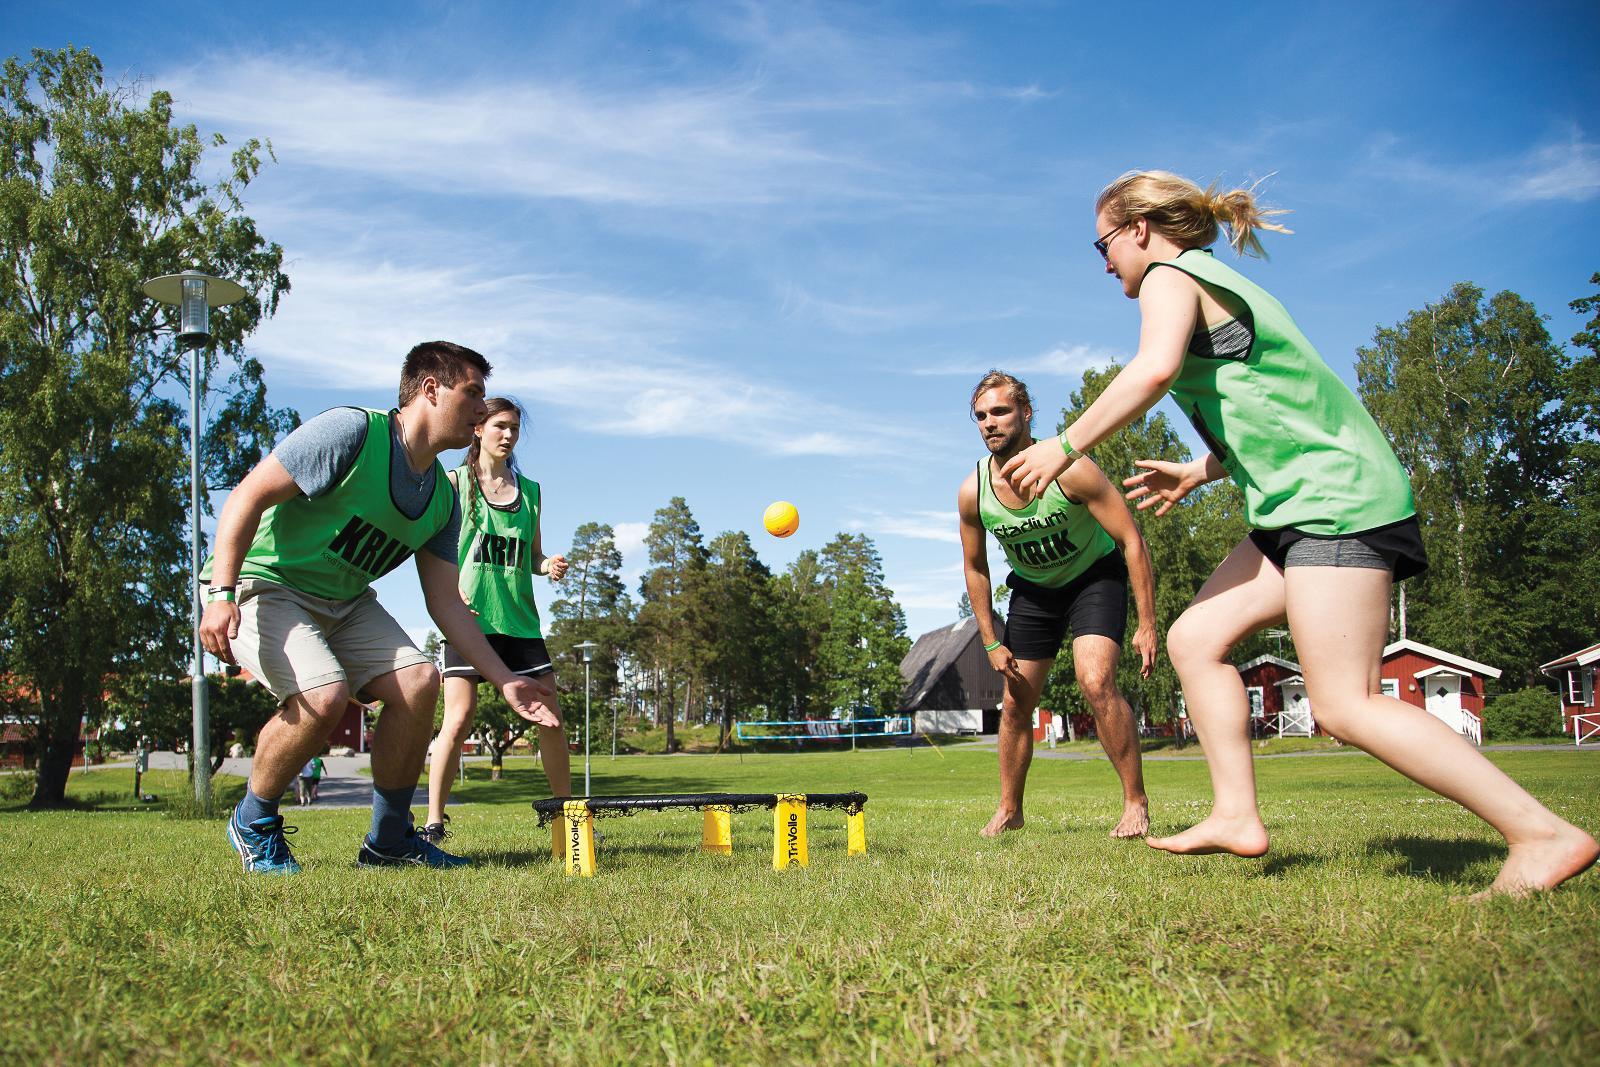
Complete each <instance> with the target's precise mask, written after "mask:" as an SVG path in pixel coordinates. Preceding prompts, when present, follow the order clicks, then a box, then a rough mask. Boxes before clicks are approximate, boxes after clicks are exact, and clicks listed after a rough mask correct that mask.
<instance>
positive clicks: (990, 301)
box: [0, 2, 1600, 636]
mask: <svg viewBox="0 0 1600 1067" xmlns="http://www.w3.org/2000/svg"><path fill="white" fill-rule="evenodd" d="M8 7H9V10H8V11H7V15H6V18H5V20H4V25H3V27H0V39H3V41H4V46H5V51H6V53H7V54H20V53H25V52H26V51H27V50H28V49H29V48H32V47H35V46H42V47H58V46H61V45H65V44H67V43H69V42H71V43H73V44H77V45H80V46H86V47H89V48H91V49H93V50H94V51H95V52H96V53H97V54H98V55H99V56H100V57H101V58H102V60H103V61H104V62H105V65H106V69H107V72H108V74H109V75H110V76H111V77H112V78H113V79H115V80H119V81H124V82H138V83H140V84H141V85H142V86H143V87H144V88H147V89H151V88H157V87H160V88H166V89H169V90H170V91H172V92H173V94H174V96H175V97H176V100H177V109H178V111H179V113H180V115H182V116H183V117H184V118H185V119H187V120H190V121H194V122H196V123H197V124H198V125H199V126H200V127H201V128H202V129H203V130H216V131H220V132H222V133H224V134H225V135H227V136H228V137H229V139H230V140H231V141H234V142H237V141H239V140H242V139H244V138H246V137H250V136H258V137H262V138H267V139H270V140H271V142H272V144H273V147H274V151H275V153H276V157H277V163H276V164H274V165H269V166H268V167H267V168H265V169H264V170H263V171H262V173H261V176H260V178H259V180H258V181H257V182H256V183H255V184H254V185H253V186H252V187H251V189H250V196H249V203H248V208H249V210H250V211H251V213H252V214H253V215H254V216H255V218H256V219H257V221H258V223H259V224H260V226H261V228H262V230H263V232H265V233H266V234H267V235H268V236H269V237H270V238H271V239H273V240H275V241H277V242H279V243H280V244H282V245H283V247H284V249H285V251H286V258H287V271H288V273H289V275H290V277H291V279H292V282H293V285H294V291H293V293H292V294H290V296H289V297H288V298H287V300H286V301H285V302H284V304H283V307H282V309H281V310H280V312H279V314H278V315H277V317H276V318H275V319H273V320H271V321H269V322H268V323H267V324H266V325H265V326H264V327H263V328H262V329H261V331H260V332H259V334H258V335H257V336H256V338H255V339H254V341H253V345H252V347H253V350H254V352H255V354H256V355H258V356H259V357H260V358H261V359H262V360H263V362H264V363H265V364H266V366H267V368H268V383H269V387H270V390H271V394H272V396H273V398H274V400H275V401H276V402H277V403H280V404H285V403H287V404H291V405H293V406H295V407H297V408H298V409H299V410H300V411H301V412H302V413H303V414H305V415H308V416H309V415H310V414H313V413H315V412H317V411H319V410H322V409H324V408H327V407H331V406H333V405H336V404H352V403H355V404H372V405H382V404H386V403H390V402H392V397H393V393H394V386H395V379H396V375H397V368H398V363H399V359H400V357H401V356H402V355H403V354H404V352H405V350H406V349H407V348H409V347H410V346H411V344H413V343H414V342H416V341H419V340H423V339H429V338H435V337H443V338H448V339H452V340H457V341H461V342H464V343H466V344H469V345H472V346H473V347H476V348H478V349H480V350H481V351H483V352H484V353H485V354H486V355H487V356H488V357H489V358H490V360H491V361H492V362H493V363H494V364H495V367H496V371H495V374H494V376H493V378H492V379H491V389H492V391H498V392H507V393H511V394H513V395H516V396H518V397H519V398H520V399H522V400H523V401H524V402H525V403H526V404H527V405H528V407H529V409H530V412H531V423H530V426H529V427H528V432H527V433H526V434H525V436H524V441H523V445H522V447H521V449H520V455H521V459H522V462H523V465H524V468H525V470H526V471H527V472H528V473H529V474H530V476H532V477H534V478H536V479H537V480H539V481H540V482H541V483H543V486H544V489H545V494H546V499H547V525H546V529H545V544H546V546H547V550H559V549H561V548H562V547H563V546H564V545H565V544H566V541H567V539H568V538H569V537H570V534H571V531H572V530H573V528H574V527H576V526H577V525H578V524H579V523H581V522H585V521H602V522H608V523H611V524H612V525H613V526H615V527H616V528H617V530H618V534H619V540H620V542H621V544H622V547H623V548H624V550H625V552H626V555H627V573H628V576H629V578H630V580H631V579H635V578H636V577H637V575H638V574H639V573H640V572H641V570H642V568H643V566H644V560H643V553H642V551H641V548H640V539H641V538H642V535H643V532H644V529H645V527H646V525H647V524H648V523H649V521H650V518H651V515H652V513H653V512H654V511H655V509H656V508H658V507H660V506H661V505H663V504H664V503H665V502H666V501H667V500H668V498H669V497H671V496H674V495H681V496H683V497H685V498H687V500H688V501H689V504H690V506H691V507H692V508H693V510H694V513H695V515H696V516H697V518H698V519H699V521H700V524H701V527H702V529H703V530H704V531H705V532H706V535H707V537H708V539H709V537H710V536H712V535H714V534H716V533H717V532H719V531H721V530H727V529H742V530H747V531H749V532H750V533H751V535H752V537H753V538H754V539H755V542H756V544H757V546H758V548H759V550H760V552H761V555H762V558H763V559H765V560H766V561H767V563H768V564H769V565H771V566H772V567H773V568H774V569H781V568H782V567H783V566H785V565H787V563H788V562H789V561H790V560H791V559H793V557H794V555H795V554H796V553H797V552H798V551H800V550H801V549H803V548H808V547H819V546H820V545H822V544H823V543H825V542H826V541H827V540H828V539H829V538H830V537H832V536H833V534H834V533H835V532H837V531H840V530H846V531H851V532H864V533H867V534H869V535H871V536H872V537H873V539H874V540H875V541H876V543H877V545H878V547H879V550H880V551H881V553H882V555H883V558H884V563H885V569H886V571H887V575H888V578H889V582H890V584H891V586H892V587H893V588H894V589H895V591H896V593H897V595H898V596H899V598H900V601H901V603H902V605H903V606H904V607H905V609H906V613H907V618H908V624H909V629H910V631H911V633H912V635H913V636H914V635H915V634H917V633H920V632H922V631H924V630H927V629H930V628H932V627H935V626H938V625H942V624H943V623H945V622H948V621H950V620H952V619H953V618H954V617H955V605H956V601H957V599H958V598H959V597H960V595H961V592H962V589H963V586H962V582H961V573H960V561H959V555H958V546H957V538H956V526H955V491H956V487H957V485H958V484H959V482H960V481H961V479H962V477H963V476H964V475H965V473H966V471H967V470H969V469H970V468H971V466H972V464H973V462H974V461H975V460H976V459H977V458H978V457H979V456H980V455H981V454H982V451H981V447H980V444H979V441H978V438H977V434H976V431H975V429H974V428H973V426H972V424H971V423H970V421H968V419H967V417H966V398H967V394H968V391H969V390H970V388H971V385H972V383H973V382H974V381H975V380H976V379H977V378H978V377H979V376H980V375H981V374H982V373H983V372H984V371H986V370H988V369H989V368H990V367H993V366H998V367H1002V368H1006V369H1009V370H1012V371H1013V372H1015V373H1018V374H1021V375H1023V376H1024V377H1026V378H1027V379H1028V380H1029V381H1030V383H1031V385H1032V387H1033V392H1034V395H1035V397H1036V399H1037V401H1038V403H1039V410H1040V413H1041V418H1040V420H1039V421H1040V424H1041V428H1042V429H1044V430H1048V429H1049V428H1050V427H1051V426H1052V425H1053V423H1054V416H1055V413H1056V411H1057V410H1058V409H1059V407H1060V405H1061V404H1062V403H1063V402H1064V401H1065V398H1066V396H1067V393H1068V392H1069V391H1070V390H1071V388H1072V387H1073V386H1074V385H1075V384H1076V383H1077V381H1078V379H1079V375H1080V374H1081V372H1082V370H1083V368H1085V367H1086V366H1090V365H1098V364H1101V363H1104V362H1107V361H1111V360H1126V359H1127V358H1129V357H1131V355H1132V353H1133V349H1134V346H1135V343H1136V340H1137V330H1138V314H1137V308H1136V306H1135V305H1134V304H1133V303H1132V302H1130V301H1127V300H1125V299H1124V298H1123V297H1122V295H1121V292H1120V290H1119V288H1118V286H1117V284H1116V283H1115V282H1114V281H1113V280H1112V279H1110V278H1108V277H1106V276H1105V275H1103V274H1102V273H1101V264H1100V260H1099V257H1098V256H1096V255H1095V253H1094V251H1093V250H1092V249H1091V248H1090V247H1089V241H1090V240H1091V239H1092V238H1093V237H1094V236H1095V235H1094V233H1093V232H1092V221H1093V218H1092V206H1093V200H1094V196H1095V193H1096V192H1097V191H1098V190H1099V189H1100V188H1101V187H1102V186H1103V185H1104V184H1105V183H1106V182H1108V181H1110V180H1111V179H1112V178H1114V177H1116V176H1117V175H1118V174H1119V173H1121V172H1123V171H1124V170H1128V169H1131V168H1136V167H1138V168H1142V167H1163V168H1167V169H1172V170H1176V171H1179V172H1180V173H1184V174H1187V175H1189V176H1191V177H1193V178H1195V179H1197V180H1200V181H1201V182H1208V181H1211V180H1213V179H1218V180H1221V181H1223V182H1225V183H1228V184H1248V183H1249V182H1251V181H1253V180H1254V179H1256V178H1260V177H1262V176H1265V175H1268V174H1271V175H1272V177H1271V179H1270V180H1269V181H1268V182H1267V184H1266V185H1265V187H1264V188H1265V194H1266V198H1267V199H1268V201H1269V202H1271V203H1273V204H1276V205H1277V206H1281V207H1286V208H1289V209H1291V210H1292V211H1293V214H1292V215H1291V216H1289V217H1288V219H1287V220H1285V221H1286V222H1287V224H1288V225H1289V226H1290V227H1291V228H1293V229H1294V230H1295V233H1294V235H1293V236H1290V237H1278V236H1276V235H1271V234H1268V235H1266V242H1267V245H1268V248H1269V249H1270V251H1271V253H1272V257H1273V258H1272V259H1271V261H1270V262H1267V263H1257V262H1255V261H1247V262H1246V263H1245V264H1244V265H1243V269H1245V270H1246V272H1247V273H1249V274H1251V275H1252V276H1253V277H1254V278H1256V279H1257V280H1258V281H1260V282H1261V283H1262V284H1264V285H1265V286H1266V287H1267V288H1268V289H1269V290H1271V291H1273V292H1274V293H1275V294H1276V295H1277V296H1279V297H1280V298H1281V299H1282V300H1283V301H1284V303H1285V304H1286V305H1287V306H1288V307H1289V309H1290V311H1291V312H1292V313H1293V314H1294V315H1295V316H1296V317H1297V319H1298V320H1299V322H1300V324H1301V326H1302V327H1303V328H1304V329H1305V331H1306V333H1307V334H1308V335H1309V336H1310V337H1311V338H1312V339H1313V341H1315V342H1316V343H1317V345H1318V347H1319V348H1320V349H1321V351H1322V354H1323V356H1324V357H1325V358H1326V359H1327V360H1328V362H1329V363H1330V364H1331V365H1332V366H1333V367H1334V368H1335V369H1336V370H1338V371H1339V372H1340V373H1341V374H1343V375H1344V376H1345V377H1346V379H1347V380H1350V381H1351V382H1352V383H1353V381H1354V376H1353V373H1352V371H1351V364H1352V359H1353V356H1354V352H1355V349H1356V347H1357V346H1359V345H1361V344H1363V343H1366V342H1367V341H1368V340H1370V338H1371V336H1372V334H1373V331H1374V329H1375V328H1376V327H1377V326H1379V325H1386V324H1390V323H1393V322H1395V321H1396V320H1397V319H1399V318H1400V317H1401V316H1403V315H1404V314H1405V313H1406V312H1408V311H1410V310H1412V309H1414V308H1418V307H1421V306H1422V305H1423V304H1424V303H1426V302H1428V301H1432V300H1437V299H1438V298H1440V297H1441V296H1442V295H1443V294H1444V293H1445V292H1446V290H1447V289H1448V288H1449V287H1450V286H1451V285H1452V284H1453V283H1455V282H1458V281H1473V282H1475V283H1477V284H1479V285H1481V286H1483V287H1484V288H1486V289H1488V290H1489V291H1491V292H1494V291H1498V290H1500V289H1513V290H1515V291H1517V292H1519V293H1521V294H1522V295H1524V296H1525V297H1528V298H1529V299H1531V300H1532V301H1534V303H1535V304H1536V305H1537V306H1538V307H1539V308H1540V310H1541V311H1543V312H1545V313H1546V314H1547V315H1548V316H1549V317H1550V327H1551V330H1552V333H1553V334H1554V335H1555V336H1556V337H1557V338H1558V339H1561V340H1565V339H1566V338H1568V337H1570V336H1571V334H1572V333H1573V332H1574V331H1575V330H1576V329H1577V328H1578V325H1579V323H1578V320H1577V318H1576V316H1574V315H1572V314H1571V312H1569V311H1568V310H1567V307H1566V304H1567V302H1568V301H1569V300H1571V299H1573V298H1575V297H1578V296H1582V295H1584V294H1585V293H1587V292H1588V291H1590V287H1589V286H1588V278H1589V276H1590V274H1591V273H1593V272H1594V271H1596V270H1600V253H1597V252H1596V237H1597V235H1600V225H1597V223H1600V129H1597V126H1600V106H1597V105H1600V64H1596V63H1595V61H1594V56H1595V55H1596V54H1597V53H1600V8H1597V7H1596V6H1595V5H1594V4H1593V3H1540V4H1536V5H1515V6H1513V5H1505V4H1470V3H1430V4H1420V5H1408V6H1404V7H1401V8H1400V9H1399V10H1397V9H1396V7H1395V5H1391V4H1366V3H1337V4H1305V5H1300V4H1296V5H1284V4H1272V5H1269V4H1223V5H1209V6H1207V7H1206V8H1204V9H1201V8H1189V9H1185V8H1182V7H1179V6H1176V5H1137V4H1124V5H1105V4H1094V5H1077V4H1051V3H1028V2H1017V3H1005V2H995V3H937V2H924V3H914V4H913V3H908V4H884V5H864V4H840V5H828V4H805V3H781V4H780V3H774V4H684V3H669V4H651V3H634V4H615V5H613V4H604V3H589V4H559V5H546V4H519V5H493V4H460V3H451V4H442V3H420V4H405V3H390V4H383V5H331V4H319V5H297V4H277V5H272V7H271V9H270V10H269V9H267V8H266V7H265V6H261V7H260V8H259V9H255V6H254V5H234V6H233V7H232V8H228V7H217V6H214V5H213V6H205V5H189V6H188V7H186V8H180V7H177V6H174V5H170V4H165V5H155V4H149V5H130V4H126V3H120V4H99V3H91V2H77V3H72V4H64V3H39V2H36V3H32V4H28V5H20V4H15V5H8ZM241 8H250V9H247V10H242V11H241V10H240V9H241ZM180 11H181V12H182V21H181V22H180V21H179V13H180ZM1202 11H1203V14H1201V12H1202ZM220 161H221V156H220V154H219V156H218V162H220ZM178 266H181V265H180V264H174V267H175V268H176V267H178ZM1164 403H1165V402H1164ZM1168 410H1169V414H1170V409H1168ZM780 498H784V499H789V500H792V501H794V502H795V503H796V504H797V505H798V507H799V509H800V513H801V526H800V530H799V532H798V533H797V534H796V535H795V536H794V537H792V538H790V539H788V540H786V541H777V540H774V539H772V538H770V537H768V536H767V535H766V534H764V533H763V532H762V531H761V529H760V516H761V512H762V509H763V508H764V507H765V506H766V504H767V503H768V502H769V501H771V500H774V499H780ZM1001 573H1003V571H1000V570H999V569H998V568H997V575H998V574H1001ZM630 584H634V583H633V582H632V581H630ZM379 591H380V595H381V596H382V597H383V598H384V600H385V602H386V603H387V604H388V605H389V606H390V608H391V610H392V611H393V612H394V613H395V615H396V616H397V617H398V618H399V619H400V620H401V622H402V623H403V624H404V625H406V626H407V627H408V628H409V629H411V630H412V631H413V632H414V633H417V634H419V635H420V634H421V633H423V632H425V631H426V629H427V628H428V620H427V618H426V614H425V612H424V610H423V607H422V603H421V597H420V595H418V593H417V592H416V583H415V579H414V576H413V575H412V573H411V572H410V569H409V568H406V569H403V570H402V571H401V572H397V573H396V574H395V575H391V576H390V577H389V578H387V579H385V580H384V581H383V583H382V584H381V585H380V586H379ZM539 592H540V599H541V602H542V603H548V601H549V599H550V597H551V594H550V592H549V591H548V590H547V589H546V588H541V589H540V590H539Z"/></svg>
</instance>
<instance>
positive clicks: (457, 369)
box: [400, 341, 489, 407]
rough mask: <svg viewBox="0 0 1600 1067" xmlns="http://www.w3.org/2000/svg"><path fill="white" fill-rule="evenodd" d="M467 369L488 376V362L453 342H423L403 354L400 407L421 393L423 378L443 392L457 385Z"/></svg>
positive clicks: (465, 347) (463, 378) (464, 346)
mask: <svg viewBox="0 0 1600 1067" xmlns="http://www.w3.org/2000/svg"><path fill="white" fill-rule="evenodd" d="M468 367H476V368H478V371H479V373H481V374H482V375H483V376H484V377H485V378H487V377H488V376H489V361H488V360H486V359H484V358H483V357H482V356H480V355H479V354H478V353H476V352H474V351H473V350H472V349H470V348H468V347H467V346H466V345H458V344H456V343H455V342H453V341H424V342H422V343H421V344H420V345H417V346H416V347H415V348H413V349H412V350H411V351H409V352H407V353H406V361H405V365H404V366H402V367H401V368H400V406H401V407H405V406H406V405H407V404H409V403H411V401H412V400H413V399H415V398H416V395H417V393H418V392H420V391H421V390H422V382H423V379H425V378H432V379H433V380H434V381H436V382H438V383H439V384H440V385H442V386H444V387H445V388H446V389H450V388H453V387H455V386H457V385H460V384H461V383H462V381H463V380H465V378H466V376H467V371H466V369H467V368H468Z"/></svg>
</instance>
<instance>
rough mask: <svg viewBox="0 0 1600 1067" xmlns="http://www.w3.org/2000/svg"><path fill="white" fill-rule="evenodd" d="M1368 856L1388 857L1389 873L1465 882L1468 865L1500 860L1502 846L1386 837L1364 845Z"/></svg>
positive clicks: (1461, 839) (1469, 840)
mask: <svg viewBox="0 0 1600 1067" xmlns="http://www.w3.org/2000/svg"><path fill="white" fill-rule="evenodd" d="M1367 852H1368V854H1370V855H1373V856H1377V857H1383V858H1387V859H1389V860H1391V861H1392V862H1391V865H1390V872H1391V873H1393V874H1403V875H1410V876H1412V877H1414V878H1428V879H1432V880H1442V881H1449V882H1460V881H1465V880H1467V879H1464V878H1463V877H1462V876H1463V875H1465V874H1466V872H1467V871H1468V869H1469V868H1471V867H1473V866H1475V865H1477V864H1480V863H1485V862H1492V863H1496V864H1498V863H1501V862H1503V861H1504V860H1505V857H1506V850H1505V848H1504V847H1503V846H1501V845H1494V844H1490V843H1489V842H1487V841H1478V840H1474V839H1472V838H1464V837H1456V838H1438V837H1410V836H1400V837H1385V838H1381V839H1380V840H1377V841H1374V842H1372V843H1371V844H1369V845H1368V846H1367Z"/></svg>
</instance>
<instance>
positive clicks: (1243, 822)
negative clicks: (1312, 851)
mask: <svg viewBox="0 0 1600 1067" xmlns="http://www.w3.org/2000/svg"><path fill="white" fill-rule="evenodd" d="M1145 844H1147V845H1149V846H1150V847H1151V848H1159V849H1161V850H1162V851H1163V852H1179V853H1183V854H1184V855H1189V856H1207V855H1211V854H1212V853H1217V852H1225V853H1228V854H1229V855H1233V856H1264V855H1266V853H1267V828H1266V827H1265V826H1263V825H1261V820H1260V819H1259V818H1255V817H1251V818H1240V819H1225V818H1221V817H1219V816H1216V815H1212V816H1210V817H1209V818H1207V819H1205V820H1204V821H1202V822H1198V823H1196V824H1195V825H1193V826H1191V827H1189V829H1187V830H1185V831H1184V832H1183V833H1181V834H1173V835H1172V836H1171V837H1147V838H1145Z"/></svg>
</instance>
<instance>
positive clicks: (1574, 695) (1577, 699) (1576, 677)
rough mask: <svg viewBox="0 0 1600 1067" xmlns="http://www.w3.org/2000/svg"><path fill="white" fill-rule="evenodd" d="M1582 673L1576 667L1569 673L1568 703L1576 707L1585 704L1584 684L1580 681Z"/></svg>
mask: <svg viewBox="0 0 1600 1067" xmlns="http://www.w3.org/2000/svg"><path fill="white" fill-rule="evenodd" d="M1581 677H1582V672H1581V671H1579V670H1578V668H1576V667H1574V668H1572V669H1571V670H1569V671H1568V672H1567V703H1568V704H1572V705H1574V706H1576V705H1579V704H1582V703H1583V682H1582V681H1581V680H1580V679H1581Z"/></svg>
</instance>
